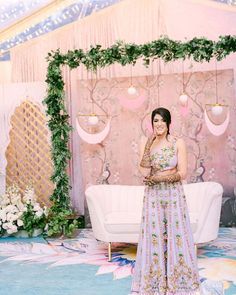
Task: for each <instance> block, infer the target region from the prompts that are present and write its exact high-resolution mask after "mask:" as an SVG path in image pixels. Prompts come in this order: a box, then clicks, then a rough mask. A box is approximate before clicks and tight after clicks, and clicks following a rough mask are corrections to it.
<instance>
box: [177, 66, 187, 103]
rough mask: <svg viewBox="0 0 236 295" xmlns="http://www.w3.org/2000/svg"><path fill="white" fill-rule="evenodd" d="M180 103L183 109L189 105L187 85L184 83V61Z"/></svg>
mask: <svg viewBox="0 0 236 295" xmlns="http://www.w3.org/2000/svg"><path fill="white" fill-rule="evenodd" d="M179 101H180V103H181V105H182V106H183V107H186V106H187V104H188V96H187V94H186V93H185V83H184V61H182V94H181V95H180V96H179Z"/></svg>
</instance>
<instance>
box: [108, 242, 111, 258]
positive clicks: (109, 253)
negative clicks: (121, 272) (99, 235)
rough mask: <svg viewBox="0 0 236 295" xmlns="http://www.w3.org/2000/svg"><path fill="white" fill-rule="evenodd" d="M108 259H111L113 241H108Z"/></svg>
mask: <svg viewBox="0 0 236 295" xmlns="http://www.w3.org/2000/svg"><path fill="white" fill-rule="evenodd" d="M108 261H111V242H109V243H108Z"/></svg>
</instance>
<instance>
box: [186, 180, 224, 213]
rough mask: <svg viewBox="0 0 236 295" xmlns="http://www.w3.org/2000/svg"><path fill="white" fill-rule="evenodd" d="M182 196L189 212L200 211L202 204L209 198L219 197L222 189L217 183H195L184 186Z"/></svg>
mask: <svg viewBox="0 0 236 295" xmlns="http://www.w3.org/2000/svg"><path fill="white" fill-rule="evenodd" d="M183 188H184V194H185V196H186V201H187V205H188V210H189V211H190V212H199V211H201V210H202V207H203V204H204V202H205V201H206V200H207V199H209V197H211V196H216V195H218V196H219V197H221V195H222V192H223V188H222V186H221V185H220V184H219V183H217V182H197V183H189V184H184V185H183Z"/></svg>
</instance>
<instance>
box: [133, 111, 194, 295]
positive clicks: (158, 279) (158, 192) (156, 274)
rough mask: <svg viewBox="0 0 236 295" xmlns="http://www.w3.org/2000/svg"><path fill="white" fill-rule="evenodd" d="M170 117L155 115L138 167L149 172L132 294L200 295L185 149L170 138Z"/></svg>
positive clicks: (161, 113) (163, 114) (177, 140)
mask: <svg viewBox="0 0 236 295" xmlns="http://www.w3.org/2000/svg"><path fill="white" fill-rule="evenodd" d="M170 123H171V115H170V112H169V111H168V110H167V109H165V108H157V109H155V110H154V111H153V112H152V126H153V135H152V136H151V137H150V138H149V139H148V141H147V143H146V146H145V149H144V154H143V158H142V161H141V163H140V166H141V167H143V168H145V169H146V170H147V172H146V177H145V180H144V182H145V184H146V187H145V194H144V201H143V212H142V221H141V231H140V236H139V244H138V250H137V257H136V263H135V269H134V276H133V281H132V286H131V291H132V294H140V295H164V294H165V295H193V294H194V295H195V294H199V292H197V291H198V290H199V276H198V268H197V262H196V255H195V251H194V243H193V236H192V232H191V228H190V221H189V216H188V211H187V205H186V200H185V196H184V193H183V188H182V184H181V180H183V179H184V178H185V177H186V171H187V153H186V148H185V143H184V141H183V140H182V139H177V138H175V137H173V136H171V135H170V133H169V126H170Z"/></svg>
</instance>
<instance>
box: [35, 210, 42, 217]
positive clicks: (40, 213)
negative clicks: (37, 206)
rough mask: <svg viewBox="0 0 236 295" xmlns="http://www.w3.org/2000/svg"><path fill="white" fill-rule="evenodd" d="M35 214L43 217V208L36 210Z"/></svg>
mask: <svg viewBox="0 0 236 295" xmlns="http://www.w3.org/2000/svg"><path fill="white" fill-rule="evenodd" d="M35 215H36V216H37V217H41V216H42V215H43V210H38V211H36V212H35Z"/></svg>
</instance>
